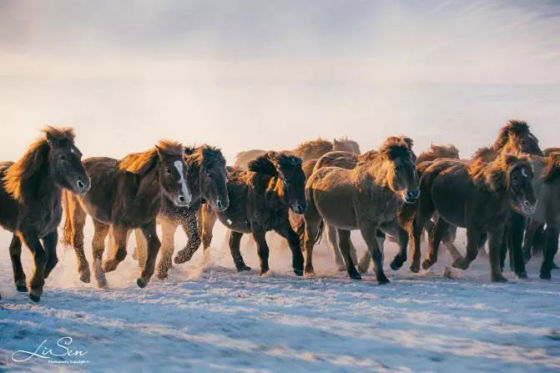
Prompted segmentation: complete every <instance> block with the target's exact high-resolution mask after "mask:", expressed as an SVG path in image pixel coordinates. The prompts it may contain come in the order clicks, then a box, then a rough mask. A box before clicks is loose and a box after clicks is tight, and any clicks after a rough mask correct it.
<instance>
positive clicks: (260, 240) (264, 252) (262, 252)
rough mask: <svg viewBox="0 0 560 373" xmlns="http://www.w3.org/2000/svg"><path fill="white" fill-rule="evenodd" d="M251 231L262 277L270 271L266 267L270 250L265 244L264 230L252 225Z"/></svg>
mask: <svg viewBox="0 0 560 373" xmlns="http://www.w3.org/2000/svg"><path fill="white" fill-rule="evenodd" d="M251 231H252V233H253V238H254V239H255V242H256V243H257V254H258V255H259V261H260V264H261V276H262V275H264V274H266V273H267V272H268V271H269V270H270V267H269V266H268V255H269V252H270V250H269V248H268V244H267V242H266V230H265V229H264V228H263V227H260V226H257V225H255V224H253V226H252V227H251Z"/></svg>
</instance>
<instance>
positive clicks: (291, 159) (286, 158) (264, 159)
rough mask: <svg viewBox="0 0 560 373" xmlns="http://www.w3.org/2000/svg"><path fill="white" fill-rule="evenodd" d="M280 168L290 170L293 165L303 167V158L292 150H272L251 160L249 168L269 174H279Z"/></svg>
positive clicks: (259, 172)
mask: <svg viewBox="0 0 560 373" xmlns="http://www.w3.org/2000/svg"><path fill="white" fill-rule="evenodd" d="M277 166H278V167H279V168H280V170H288V169H291V168H293V167H297V166H300V167H301V159H300V158H299V157H296V156H295V155H293V154H291V153H290V152H285V151H283V152H275V151H270V152H266V154H264V155H261V156H260V157H258V158H256V159H254V160H252V161H251V162H249V165H248V170H249V171H252V172H255V173H258V174H262V175H267V176H273V177H274V176H278V167H277Z"/></svg>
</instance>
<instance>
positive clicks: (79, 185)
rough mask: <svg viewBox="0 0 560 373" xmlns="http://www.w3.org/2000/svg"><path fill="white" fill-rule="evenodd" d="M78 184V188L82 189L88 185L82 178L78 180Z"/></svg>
mask: <svg viewBox="0 0 560 373" xmlns="http://www.w3.org/2000/svg"><path fill="white" fill-rule="evenodd" d="M76 184H77V185H78V188H80V189H84V188H85V187H86V184H85V183H84V182H83V181H82V180H78V181H77V182H76Z"/></svg>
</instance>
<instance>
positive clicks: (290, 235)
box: [276, 220, 303, 276]
mask: <svg viewBox="0 0 560 373" xmlns="http://www.w3.org/2000/svg"><path fill="white" fill-rule="evenodd" d="M276 232H277V233H278V234H279V235H281V236H282V237H284V238H285V239H286V240H287V241H288V245H289V246H290V250H291V251H292V268H293V269H294V273H295V274H296V275H298V276H303V254H302V253H301V245H300V241H299V237H298V235H297V233H296V232H294V230H293V228H292V226H291V225H290V222H289V221H288V220H287V221H286V222H285V224H284V225H282V226H280V227H279V228H278V229H276Z"/></svg>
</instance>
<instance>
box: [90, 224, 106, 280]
mask: <svg viewBox="0 0 560 373" xmlns="http://www.w3.org/2000/svg"><path fill="white" fill-rule="evenodd" d="M93 228H94V231H93V241H92V245H91V246H92V249H93V274H94V276H95V280H96V281H97V286H98V287H100V288H105V287H107V279H106V278H105V273H104V272H103V270H102V268H101V267H102V266H101V262H102V260H103V252H104V251H105V238H107V235H108V234H109V228H110V226H109V225H107V224H103V223H101V222H99V221H97V220H93Z"/></svg>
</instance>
